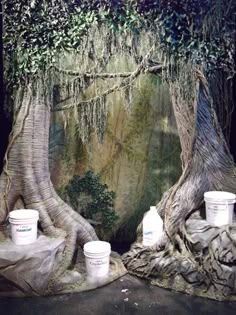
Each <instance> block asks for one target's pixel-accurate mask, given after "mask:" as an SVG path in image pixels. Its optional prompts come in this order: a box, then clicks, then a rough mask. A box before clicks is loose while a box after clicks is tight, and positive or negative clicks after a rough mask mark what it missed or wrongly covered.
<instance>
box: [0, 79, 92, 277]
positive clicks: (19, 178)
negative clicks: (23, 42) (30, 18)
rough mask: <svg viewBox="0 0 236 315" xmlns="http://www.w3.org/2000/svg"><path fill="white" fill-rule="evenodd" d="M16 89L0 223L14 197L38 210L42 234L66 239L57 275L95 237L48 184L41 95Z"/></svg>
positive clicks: (46, 114) (0, 186)
mask: <svg viewBox="0 0 236 315" xmlns="http://www.w3.org/2000/svg"><path fill="white" fill-rule="evenodd" d="M18 92H19V93H18V97H21V101H20V102H19V101H18V103H19V106H18V108H16V109H15V112H16V113H15V122H14V125H13V130H12V133H11V135H10V139H9V146H8V149H7V153H6V158H5V166H4V170H3V173H2V175H1V177H0V197H1V199H0V222H1V224H4V222H5V221H6V218H7V216H8V214H9V212H10V211H11V210H13V209H14V206H15V204H16V202H17V201H18V200H21V201H23V205H24V207H25V208H28V209H36V210H38V211H39V222H40V227H41V229H42V231H43V233H44V234H46V235H48V236H52V237H59V236H61V237H65V238H66V245H65V249H64V253H63V259H62V260H60V261H61V262H60V264H58V266H57V268H56V272H55V275H54V276H55V277H58V276H59V275H61V274H62V273H63V272H64V271H65V270H66V269H67V268H68V267H69V266H70V264H71V261H72V257H73V255H74V251H75V248H76V245H77V244H79V245H83V244H84V243H86V242H88V241H92V240H97V236H96V233H95V231H94V229H93V227H92V226H91V225H90V224H89V223H88V222H87V221H86V220H85V219H84V218H83V217H81V216H80V215H79V214H78V213H77V212H75V211H74V210H73V209H71V208H70V207H69V206H68V205H67V204H66V203H65V202H64V201H63V200H61V199H60V198H59V196H58V195H57V193H56V192H55V190H54V188H53V185H52V183H51V180H50V173H49V166H48V138H49V123H50V108H49V106H48V105H46V102H44V99H43V97H41V98H40V97H37V96H36V95H34V94H33V92H32V87H31V86H30V85H29V86H28V87H27V88H26V87H25V88H24V89H22V90H21V91H18ZM20 95H21V96H20Z"/></svg>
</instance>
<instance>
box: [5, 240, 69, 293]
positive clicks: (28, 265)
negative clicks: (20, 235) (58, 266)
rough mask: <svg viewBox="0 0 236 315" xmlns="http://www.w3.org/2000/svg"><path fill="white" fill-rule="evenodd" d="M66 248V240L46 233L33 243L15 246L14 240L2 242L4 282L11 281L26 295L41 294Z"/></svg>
mask: <svg viewBox="0 0 236 315" xmlns="http://www.w3.org/2000/svg"><path fill="white" fill-rule="evenodd" d="M63 248H64V239H51V238H48V237H46V236H43V235H40V236H39V238H38V239H37V241H36V242H35V243H33V244H29V245H15V244H14V243H13V242H12V241H11V240H10V239H7V240H5V241H2V242H0V276H1V278H4V280H3V279H1V281H0V284H1V282H2V283H4V281H5V282H7V283H8V284H10V283H11V284H12V286H13V287H15V288H18V289H20V290H21V291H22V292H24V294H25V295H27V294H32V293H36V294H39V293H40V292H42V291H44V290H45V289H46V288H47V286H48V280H49V279H50V277H51V275H52V273H53V270H54V268H55V261H56V258H57V254H58V253H59V252H61V251H62V250H63ZM0 287H1V285H0ZM0 290H1V291H3V290H4V288H1V289H0ZM11 291H12V289H11Z"/></svg>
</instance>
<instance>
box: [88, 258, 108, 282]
mask: <svg viewBox="0 0 236 315" xmlns="http://www.w3.org/2000/svg"><path fill="white" fill-rule="evenodd" d="M86 269H87V274H88V276H89V277H92V278H98V277H104V276H106V275H107V274H108V271H109V256H107V257H104V258H89V257H86Z"/></svg>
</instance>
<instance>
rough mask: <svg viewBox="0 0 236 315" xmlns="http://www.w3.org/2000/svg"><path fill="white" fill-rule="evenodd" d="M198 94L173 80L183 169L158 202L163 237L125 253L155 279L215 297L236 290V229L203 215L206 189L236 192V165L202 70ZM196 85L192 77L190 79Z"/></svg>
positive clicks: (137, 269) (130, 264) (131, 265)
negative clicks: (210, 221)
mask: <svg viewBox="0 0 236 315" xmlns="http://www.w3.org/2000/svg"><path fill="white" fill-rule="evenodd" d="M197 77H198V80H197V81H196V85H195V86H196V89H195V91H196V92H195V94H193V96H194V97H192V100H191V102H189V101H188V100H190V99H191V98H189V97H186V95H184V88H185V87H184V86H180V85H179V82H170V93H171V95H172V103H173V108H174V112H175V117H176V123H177V127H178V133H179V137H180V143H181V148H182V154H181V159H182V168H183V172H182V175H181V177H180V179H179V181H178V182H177V183H176V184H175V185H174V186H173V187H171V188H170V189H169V191H167V192H166V193H165V194H164V196H163V198H162V200H161V201H160V202H159V203H158V205H157V209H158V210H157V211H158V212H159V214H160V215H161V217H162V218H163V220H164V236H163V238H162V240H161V241H160V242H159V243H158V244H157V246H155V248H145V247H143V246H142V243H141V230H142V226H141V225H140V226H139V228H138V231H137V232H138V238H137V242H136V243H135V244H133V245H132V247H131V249H130V251H129V252H128V253H126V254H125V255H124V256H123V261H124V263H125V265H126V267H127V269H128V270H129V271H130V272H131V273H133V274H135V275H138V276H140V277H144V278H147V279H150V280H151V282H152V283H154V284H157V285H160V286H164V287H168V288H173V289H176V290H178V291H184V292H188V293H192V294H196V295H200V296H207V297H210V298H215V299H225V298H227V299H234V298H235V293H236V232H235V227H236V224H235V223H234V224H233V225H231V226H228V225H227V226H222V227H220V228H217V227H212V226H210V225H208V224H207V223H206V221H204V220H202V217H201V213H202V212H203V211H204V202H203V195H204V192H206V191H211V190H223V191H229V192H233V193H235V192H236V181H235V179H236V170H235V165H234V161H233V158H232V156H231V155H230V152H229V149H228V146H227V143H226V141H225V139H224V135H223V133H222V130H221V127H220V125H219V122H218V120H217V117H216V114H215V110H214V104H213V99H214V98H212V95H214V90H209V88H208V87H209V84H208V82H207V80H206V78H205V77H204V76H203V75H202V73H201V72H197ZM185 79H186V84H187V85H190V84H191V78H187V77H186V78H185Z"/></svg>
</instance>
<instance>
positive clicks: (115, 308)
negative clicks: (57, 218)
mask: <svg viewBox="0 0 236 315" xmlns="http://www.w3.org/2000/svg"><path fill="white" fill-rule="evenodd" d="M0 314H1V315H23V314H24V315H31V314H32V315H47V314H50V315H62V314H63V315H97V314H99V315H100V314H101V315H118V314H119V315H122V314H128V315H132V314H137V315H158V314H160V315H166V314H168V315H169V314H171V315H172V314H173V315H187V314H191V315H210V314H212V315H213V314H214V315H219V314H222V315H233V314H236V302H234V303H233V302H216V301H211V300H208V299H202V298H198V297H192V296H188V295H184V294H181V293H176V292H173V291H168V290H164V289H161V288H158V287H154V286H151V285H149V284H148V283H146V282H144V281H142V280H140V279H138V278H136V277H132V276H130V275H126V276H124V277H122V278H120V279H119V280H117V281H115V282H113V283H111V284H109V285H107V286H105V287H102V288H99V289H97V290H94V291H88V292H84V293H77V294H70V295H60V296H53V297H35V298H25V299H20V298H19V299H17V298H3V297H0Z"/></svg>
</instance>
